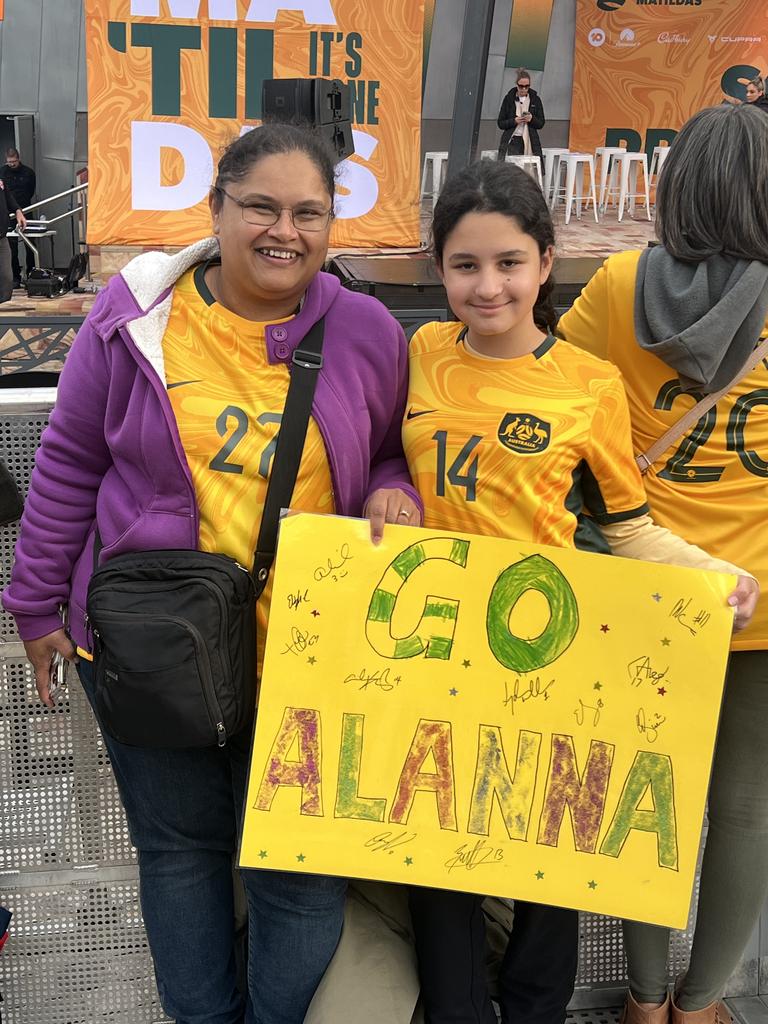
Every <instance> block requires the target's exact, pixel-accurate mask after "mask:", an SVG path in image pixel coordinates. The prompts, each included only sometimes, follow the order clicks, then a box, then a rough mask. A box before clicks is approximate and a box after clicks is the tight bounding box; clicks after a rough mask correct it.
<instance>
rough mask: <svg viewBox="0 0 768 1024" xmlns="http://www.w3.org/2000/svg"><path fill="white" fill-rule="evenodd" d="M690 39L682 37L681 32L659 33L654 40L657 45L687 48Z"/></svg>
mask: <svg viewBox="0 0 768 1024" xmlns="http://www.w3.org/2000/svg"><path fill="white" fill-rule="evenodd" d="M690 41H691V40H690V37H689V36H684V35H683V34H682V32H660V33H659V35H658V38H657V40H656V42H657V43H662V44H670V43H671V44H677V45H680V46H687V45H688V43H690Z"/></svg>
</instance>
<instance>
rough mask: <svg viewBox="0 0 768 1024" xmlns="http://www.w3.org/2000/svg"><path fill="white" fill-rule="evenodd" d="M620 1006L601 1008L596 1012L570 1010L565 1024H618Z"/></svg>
mask: <svg viewBox="0 0 768 1024" xmlns="http://www.w3.org/2000/svg"><path fill="white" fill-rule="evenodd" d="M620 1015H621V1007H620V1006H611V1007H603V1008H602V1009H598V1010H571V1011H570V1012H569V1013H568V1015H567V1016H566V1018H565V1020H566V1024H618V1020H619V1017H620Z"/></svg>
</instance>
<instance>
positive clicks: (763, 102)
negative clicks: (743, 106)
mask: <svg viewBox="0 0 768 1024" xmlns="http://www.w3.org/2000/svg"><path fill="white" fill-rule="evenodd" d="M747 103H753V104H754V105H755V107H757V109H758V110H762V111H763V112H764V113H766V114H768V96H766V95H765V81H764V80H763V78H761V77H760V75H758V76H757V78H751V79H750V80H749V82H747Z"/></svg>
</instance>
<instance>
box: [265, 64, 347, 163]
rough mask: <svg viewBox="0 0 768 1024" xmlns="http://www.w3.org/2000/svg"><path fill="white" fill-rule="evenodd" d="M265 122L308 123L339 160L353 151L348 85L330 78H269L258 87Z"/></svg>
mask: <svg viewBox="0 0 768 1024" xmlns="http://www.w3.org/2000/svg"><path fill="white" fill-rule="evenodd" d="M261 101H262V117H263V120H264V122H265V123H268V122H270V121H284V122H288V123H293V124H309V125H311V126H312V127H313V128H315V129H316V130H317V131H318V132H319V133H320V134H321V135H322V136H323V138H324V139H325V140H326V142H327V143H328V144H329V145H330V146H331V148H332V149H333V150H334V152H335V153H336V155H337V157H338V158H339V160H343V159H345V157H348V156H351V155H352V153H354V151H355V143H354V140H353V138H352V121H351V118H350V111H351V104H350V98H349V86H348V85H345V84H344V83H343V82H340V81H339V80H338V79H335V78H334V79H330V78H270V79H267V81H265V82H264V85H263V87H262V96H261Z"/></svg>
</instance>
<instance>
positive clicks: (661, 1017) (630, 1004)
mask: <svg viewBox="0 0 768 1024" xmlns="http://www.w3.org/2000/svg"><path fill="white" fill-rule="evenodd" d="M669 1007H670V1001H669V995H667V998H666V999H665V1000H664V1002H663V1003H662V1004H661V1006H657V1007H656V1008H655V1009H654V1010H644V1009H643V1008H642V1006H639V1005H638V1004H637V1003H636V1002H635V1000H634V998H633V996H632V993H631V992H627V1001H626V1003H624V1009H623V1010H622V1011H621V1017H620V1018H619V1020H620V1024H668V1022H669Z"/></svg>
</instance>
